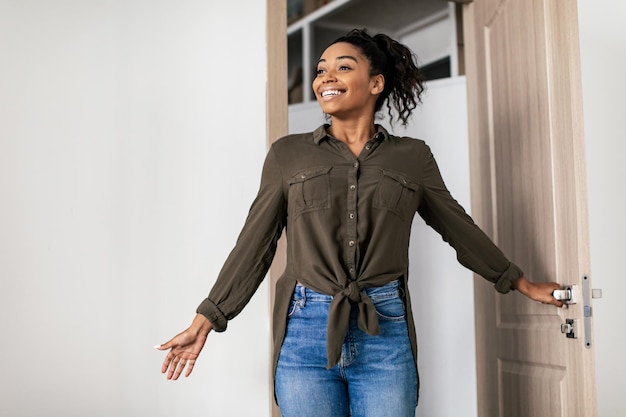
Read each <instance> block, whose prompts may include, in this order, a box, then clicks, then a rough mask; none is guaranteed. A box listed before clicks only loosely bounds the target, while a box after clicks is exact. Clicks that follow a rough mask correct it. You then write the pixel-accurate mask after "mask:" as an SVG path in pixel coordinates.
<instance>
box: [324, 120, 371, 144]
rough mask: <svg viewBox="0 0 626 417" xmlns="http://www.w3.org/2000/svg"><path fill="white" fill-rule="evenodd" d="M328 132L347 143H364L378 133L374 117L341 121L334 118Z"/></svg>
mask: <svg viewBox="0 0 626 417" xmlns="http://www.w3.org/2000/svg"><path fill="white" fill-rule="evenodd" d="M328 133H329V134H330V135H331V136H333V137H334V138H335V139H338V140H340V141H342V142H344V143H346V144H347V145H349V146H350V145H358V144H361V145H364V144H365V143H367V142H368V141H369V140H370V139H372V137H374V135H375V134H376V126H375V125H374V121H373V120H372V119H368V120H364V121H361V120H350V121H341V120H337V119H335V118H333V119H332V124H331V125H330V128H328Z"/></svg>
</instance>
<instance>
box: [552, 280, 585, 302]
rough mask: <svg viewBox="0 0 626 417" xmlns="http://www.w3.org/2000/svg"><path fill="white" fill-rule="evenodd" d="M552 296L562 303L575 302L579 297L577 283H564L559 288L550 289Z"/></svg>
mask: <svg viewBox="0 0 626 417" xmlns="http://www.w3.org/2000/svg"><path fill="white" fill-rule="evenodd" d="M552 296H553V297H554V298H556V299H557V300H560V301H563V304H568V305H569V304H576V303H577V302H578V300H579V298H580V294H579V290H578V286H577V285H574V284H573V285H564V286H563V288H562V289H560V290H554V291H552Z"/></svg>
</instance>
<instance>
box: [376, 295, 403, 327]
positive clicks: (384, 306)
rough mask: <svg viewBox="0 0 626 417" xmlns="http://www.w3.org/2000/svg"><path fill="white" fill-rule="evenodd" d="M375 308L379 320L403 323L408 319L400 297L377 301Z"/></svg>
mask: <svg viewBox="0 0 626 417" xmlns="http://www.w3.org/2000/svg"><path fill="white" fill-rule="evenodd" d="M374 306H375V307H376V314H377V315H378V319H379V320H385V321H403V320H405V318H406V311H405V309H404V303H403V302H402V300H401V299H400V298H399V297H393V298H384V299H380V300H377V301H375V302H374Z"/></svg>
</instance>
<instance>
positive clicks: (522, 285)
mask: <svg viewBox="0 0 626 417" xmlns="http://www.w3.org/2000/svg"><path fill="white" fill-rule="evenodd" d="M513 288H515V289H516V290H517V291H519V292H521V293H522V294H524V295H525V296H526V297H528V298H530V299H531V300H534V301H539V302H540V303H544V304H552V305H555V306H557V307H563V302H562V301H559V300H557V299H556V298H554V296H553V295H552V293H553V292H554V290H560V289H561V285H560V284H558V283H556V282H540V283H533V282H530V281H528V280H527V279H526V278H525V277H521V278H518V279H517V280H515V282H513Z"/></svg>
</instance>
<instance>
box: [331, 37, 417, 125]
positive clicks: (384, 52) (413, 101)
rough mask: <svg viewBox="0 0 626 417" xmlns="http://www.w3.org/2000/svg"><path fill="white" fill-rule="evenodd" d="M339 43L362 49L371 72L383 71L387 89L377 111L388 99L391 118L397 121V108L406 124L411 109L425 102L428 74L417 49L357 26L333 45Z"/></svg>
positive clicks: (373, 73)
mask: <svg viewBox="0 0 626 417" xmlns="http://www.w3.org/2000/svg"><path fill="white" fill-rule="evenodd" d="M339 42H346V43H349V44H351V45H353V46H355V47H356V48H358V49H359V50H360V51H361V53H362V54H363V55H364V56H365V57H366V58H367V59H368V61H369V64H370V75H372V76H374V75H378V74H382V75H383V77H384V78H385V89H384V90H383V92H382V93H381V94H380V96H379V97H378V99H377V100H376V106H375V108H374V110H375V111H376V112H378V111H380V110H381V109H382V107H383V104H385V102H387V110H388V113H389V118H390V121H392V122H393V111H392V110H393V108H395V110H396V112H397V117H398V119H400V121H401V122H402V125H404V126H406V124H407V123H408V119H409V117H410V116H411V112H412V111H413V110H414V109H415V108H416V107H417V106H418V104H420V103H421V102H422V100H421V96H422V93H423V92H424V77H423V75H422V73H421V72H420V71H419V69H418V67H417V63H416V62H417V58H416V56H415V54H414V53H413V51H411V50H410V49H409V48H408V47H406V46H405V45H403V44H401V43H399V42H398V41H396V40H394V39H392V38H391V37H389V36H387V35H385V34H382V33H379V34H376V35H374V36H371V35H370V34H369V33H368V32H367V29H353V30H351V31H350V32H348V33H347V34H346V35H344V36H341V37H339V38H337V39H335V40H334V41H333V42H332V43H331V45H333V44H336V43H339Z"/></svg>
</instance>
